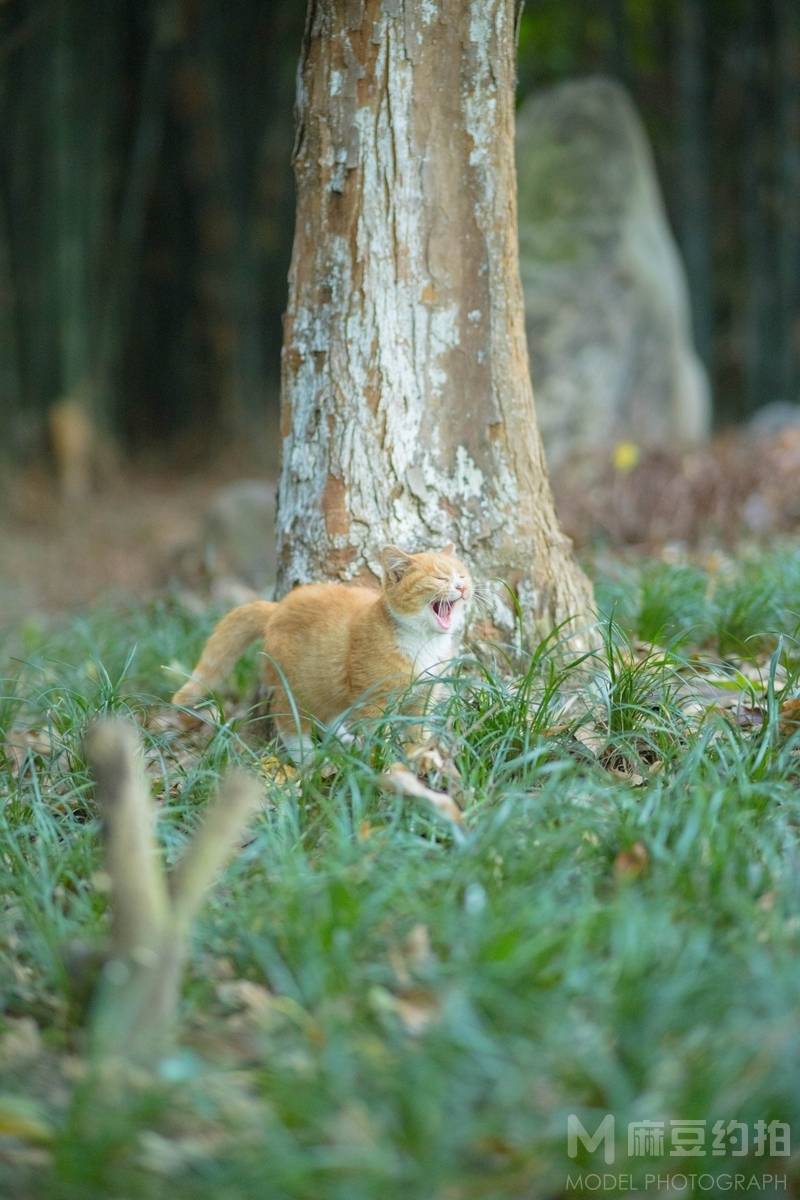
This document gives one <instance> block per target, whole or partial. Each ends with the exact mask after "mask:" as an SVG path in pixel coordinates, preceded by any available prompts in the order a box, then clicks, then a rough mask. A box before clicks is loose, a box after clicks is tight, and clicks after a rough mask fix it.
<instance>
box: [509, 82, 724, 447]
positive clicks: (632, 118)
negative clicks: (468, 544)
mask: <svg viewBox="0 0 800 1200" xmlns="http://www.w3.org/2000/svg"><path fill="white" fill-rule="evenodd" d="M517 171H518V176H519V237H520V265H521V271H522V284H523V288H524V292H525V314H526V327H527V332H528V346H529V349H530V358H531V374H532V377H533V387H534V394H535V396H536V406H537V412H538V416H539V424H540V428H541V431H542V436H543V437H544V441H545V446H546V448H547V452H548V459H549V461H550V462H551V464H553V465H555V466H557V465H558V464H559V463H560V462H563V461H564V459H565V458H567V457H569V456H570V455H571V454H573V453H575V452H582V451H585V450H592V449H596V448H601V447H604V446H607V445H610V444H612V443H614V442H617V441H620V440H631V441H634V442H637V443H639V444H641V445H643V446H654V445H660V446H663V445H673V446H674V445H679V444H682V443H691V442H697V441H699V440H701V439H702V438H704V437H705V435H706V434H707V432H708V427H709V396H708V384H707V381H706V376H705V372H704V371H703V368H702V366H701V365H700V362H699V360H698V358H697V355H696V354H695V351H694V348H693V346H692V341H691V333H690V312H689V299H688V293H687V287H686V279H685V276H684V271H683V266H682V264H681V261H680V258H679V256H678V251H677V248H676V245H675V242H674V240H673V238H672V235H671V233H670V230H669V226H668V224H667V219H666V214H665V211H664V205H663V202H662V199H661V195H660V193H659V188H658V182H657V179H656V174H655V169H654V165H653V159H652V155H651V153H650V148H649V146H648V143H647V139H646V137H645V134H644V130H643V128H642V125H641V122H640V120H639V118H638V116H637V114H636V110H635V109H634V106H633V104H632V103H631V101H630V99H629V98H628V95H627V93H626V92H625V90H624V89H623V88H622V87H620V86H619V85H618V84H616V83H614V82H613V81H612V80H609V79H603V78H589V79H583V80H577V81H573V82H569V83H564V84H560V85H558V86H557V87H553V88H551V89H549V90H547V91H544V92H541V93H539V94H538V95H534V96H531V97H530V98H529V99H528V100H527V101H526V102H525V104H524V105H523V106H522V108H521V109H520V112H519V114H518V118H517Z"/></svg>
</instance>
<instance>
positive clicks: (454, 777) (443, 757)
mask: <svg viewBox="0 0 800 1200" xmlns="http://www.w3.org/2000/svg"><path fill="white" fill-rule="evenodd" d="M408 757H409V760H410V761H411V762H412V763H413V764H414V766H415V767H416V769H417V770H418V771H419V772H420V774H421V775H445V776H446V777H447V778H448V779H449V780H450V782H451V783H453V784H455V785H456V786H459V785H460V783H461V775H460V774H459V771H458V767H457V766H456V764H455V763H454V762H453V759H452V757H451V756H450V754H449V753H448V751H447V750H445V749H444V748H443V747H442V746H441V745H439V743H438V742H429V743H427V744H426V745H424V746H418V747H417V748H416V749H415V750H413V751H412V753H411V754H409V756H408Z"/></svg>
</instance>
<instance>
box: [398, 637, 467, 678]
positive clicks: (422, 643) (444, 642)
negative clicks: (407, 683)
mask: <svg viewBox="0 0 800 1200" xmlns="http://www.w3.org/2000/svg"><path fill="white" fill-rule="evenodd" d="M397 645H398V648H399V650H400V652H401V653H402V654H405V656H406V658H409V659H410V660H411V663H412V665H413V669H414V676H415V677H416V678H419V677H420V676H422V675H440V674H441V673H442V671H443V670H444V669H445V667H446V665H447V663H448V662H449V661H450V659H451V658H452V657H453V655H454V653H455V651H454V649H453V638H452V636H451V635H450V634H435V633H434V634H430V633H428V632H427V630H425V631H423V630H419V629H414V628H409V626H407V625H406V626H403V625H400V626H399V627H398V630H397Z"/></svg>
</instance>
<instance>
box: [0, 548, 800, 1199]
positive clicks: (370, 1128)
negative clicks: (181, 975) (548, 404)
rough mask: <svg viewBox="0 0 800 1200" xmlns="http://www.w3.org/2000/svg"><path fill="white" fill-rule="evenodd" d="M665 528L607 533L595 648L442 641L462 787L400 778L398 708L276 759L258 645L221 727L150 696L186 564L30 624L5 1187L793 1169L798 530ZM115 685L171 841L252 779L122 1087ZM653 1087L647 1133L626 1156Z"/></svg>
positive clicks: (14, 838)
mask: <svg viewBox="0 0 800 1200" xmlns="http://www.w3.org/2000/svg"><path fill="white" fill-rule="evenodd" d="M666 559H667V560H669V561H665V560H664V557H663V556H662V560H661V561H653V560H642V561H641V562H639V563H638V564H633V565H632V564H631V563H626V562H623V561H621V560H620V559H619V558H617V557H612V556H608V555H606V556H604V557H603V558H602V559H600V558H596V559H595V560H594V561H595V567H594V571H595V575H596V590H597V601H598V606H599V612H600V621H601V628H602V630H603V634H604V639H603V640H604V648H603V650H602V651H600V652H598V653H597V655H595V656H594V657H593V658H592V659H590V660H588V661H586V662H584V663H582V664H579V665H578V664H573V665H571V666H570V665H568V666H566V667H565V666H563V665H562V664H561V663H560V662H559V660H558V657H557V655H556V653H555V652H554V648H553V647H552V646H551V645H545V646H542V647H540V648H539V650H538V651H537V652H536V653H535V654H534V655H533V657H532V658H529V659H528V660H527V662H526V663H525V664H523V667H520V665H519V664H517V665H516V666H515V665H514V664H513V663H512V662H511V660H509V659H508V658H506V657H504V655H503V654H502V653H500V652H499V651H495V652H494V653H490V652H487V651H485V650H484V651H483V652H481V654H480V655H479V656H478V657H477V658H471V659H465V660H464V662H463V663H462V664H461V665H460V667H459V668H458V669H457V670H456V671H455V672H454V677H453V685H454V695H453V698H452V699H451V700H450V701H449V702H447V703H446V704H445V705H443V707H442V708H441V709H440V710H439V712H438V714H437V719H436V731H437V736H438V738H439V741H440V743H441V745H442V746H443V747H445V749H446V755H445V760H444V761H443V762H442V763H441V764H440V768H439V769H437V768H436V767H435V766H434V768H433V769H432V773H431V774H430V776H429V778H428V784H429V785H430V787H431V788H432V789H433V790H434V792H436V793H440V796H446V797H448V798H449V800H450V801H451V802H453V803H455V804H457V805H458V806H459V808H460V809H461V812H462V816H461V818H460V819H459V821H458V822H454V821H453V820H452V819H444V818H443V817H442V816H441V814H440V813H439V812H438V811H437V809H436V808H435V807H434V806H433V805H430V804H429V803H428V800H427V799H426V797H425V796H424V795H423V796H421V797H419V798H417V799H414V798H412V797H409V796H406V797H402V796H399V795H397V794H392V793H390V792H389V791H387V788H386V786H385V782H386V781H385V771H386V769H387V768H388V767H389V765H390V764H391V763H392V761H393V760H395V759H396V758H397V757H398V756H399V754H400V751H399V749H398V739H399V734H400V731H401V719H400V718H399V717H393V716H392V715H391V714H390V715H389V716H388V717H387V719H386V720H384V721H382V722H379V723H377V724H376V723H372V724H370V723H366V722H365V723H363V726H362V727H361V728H360V731H359V732H360V739H359V741H358V742H357V744H356V745H355V746H353V747H350V748H344V747H342V746H341V745H340V744H339V743H338V742H336V741H335V740H331V739H329V740H328V742H327V743H326V744H324V745H323V746H321V747H320V750H319V753H318V754H317V756H316V757H315V758H314V760H313V761H312V762H311V763H309V764H307V765H305V766H304V767H303V769H302V770H301V771H299V772H298V771H295V770H293V769H291V768H286V767H285V766H283V765H282V764H281V762H280V761H279V759H278V757H276V747H275V745H274V743H273V742H272V741H271V740H270V736H269V732H268V731H265V728H264V723H263V720H262V719H261V717H260V713H259V711H258V706H257V684H256V675H257V661H256V656H255V655H251V656H250V657H249V658H247V659H245V660H244V661H243V662H242V664H240V667H239V669H238V670H237V672H236V674H235V677H234V678H233V679H232V680H231V683H230V687H229V689H227V690H226V691H225V693H224V694H223V695H222V696H221V697H220V698H219V702H218V704H217V705H216V706H215V707H213V708H212V709H211V710H210V724H209V726H208V727H207V729H206V730H205V732H204V733H202V734H193V735H187V734H181V733H179V732H177V731H175V730H174V729H172V728H169V727H168V726H167V727H165V724H164V722H163V720H162V719H161V718H162V717H163V714H164V712H165V710H166V707H167V705H166V701H167V698H168V696H169V695H170V693H171V692H172V690H173V687H174V681H175V679H176V678H179V677H180V674H181V672H185V670H187V669H188V668H189V667H190V665H191V664H192V662H193V660H194V658H195V656H196V654H197V651H198V649H199V647H200V645H201V643H202V641H203V639H204V637H205V636H206V634H207V633H208V630H209V628H210V625H211V622H212V620H213V618H214V615H215V614H214V613H213V612H208V613H206V614H205V615H203V616H200V617H198V615H197V613H196V611H195V609H194V607H192V606H190V607H187V605H186V604H185V602H184V600H183V599H182V598H181V595H180V594H179V593H176V592H170V591H161V592H160V593H159V594H157V595H154V596H153V597H151V598H150V599H149V600H146V601H139V600H137V602H136V603H135V604H134V603H131V602H130V601H128V602H127V603H126V604H120V603H116V604H114V605H113V606H110V607H104V606H102V605H97V606H94V607H93V608H92V609H91V610H89V611H87V612H84V613H81V614H79V615H68V616H62V617H58V618H56V619H52V618H51V619H49V620H43V621H32V620H29V621H26V622H23V624H22V625H21V626H20V625H17V626H16V628H15V629H14V631H13V632H12V634H11V635H10V638H9V641H8V643H7V649H8V652H9V653H8V655H7V656H6V661H7V662H8V663H9V665H8V667H7V668H6V670H5V671H4V672H3V673H4V674H6V675H7V678H6V679H5V680H4V683H3V686H2V699H1V700H0V727H2V732H0V844H1V845H2V852H1V853H0V892H1V894H2V897H3V899H2V906H3V916H2V921H0V996H2V1016H0V1192H2V1194H8V1195H14V1196H18V1197H23V1198H25V1197H29V1196H30V1197H37V1198H38V1197H58V1198H59V1200H78V1198H80V1200H85V1198H87V1197H119V1198H120V1200H122V1198H123V1197H125V1198H126V1200H139V1198H140V1197H141V1198H142V1200H144V1198H147V1200H151V1198H153V1197H161V1196H165V1197H166V1196H169V1197H170V1198H171V1200H180V1198H183V1197H185V1198H186V1200H188V1198H189V1197H191V1198H192V1200H203V1198H208V1200H212V1198H213V1200H219V1198H221V1197H230V1198H236V1200H239V1198H242V1200H244V1198H250V1197H255V1196H258V1197H270V1198H272V1197H275V1198H276V1200H282V1198H284V1197H285V1198H287V1200H289V1198H292V1200H294V1198H297V1200H300V1198H303V1200H307V1198H308V1200H310V1198H311V1197H314V1200H328V1198H330V1200H372V1198H373V1197H374V1198H380V1200H386V1198H387V1197H391V1198H393V1200H394V1198H395V1197H397V1198H398V1200H400V1198H402V1197H408V1198H409V1200H423V1198H424V1200H500V1198H501V1197H502V1198H504V1200H509V1198H512V1197H513V1198H515V1200H521V1198H522V1197H526V1198H528V1197H545V1196H550V1197H556V1196H561V1195H564V1194H566V1192H567V1191H570V1192H571V1194H580V1192H581V1188H580V1187H571V1186H570V1184H569V1183H568V1176H570V1175H571V1176H572V1177H573V1179H574V1177H575V1176H576V1175H578V1174H580V1173H584V1174H585V1172H586V1171H587V1170H589V1169H591V1170H598V1171H600V1172H603V1171H606V1172H609V1171H613V1172H617V1173H619V1172H624V1173H625V1174H624V1177H627V1176H628V1175H630V1177H631V1179H632V1181H633V1183H632V1184H631V1186H630V1187H624V1186H620V1187H619V1188H618V1189H617V1191H612V1193H611V1194H618V1192H621V1191H626V1190H627V1191H630V1190H633V1189H634V1188H638V1189H640V1190H644V1187H645V1180H644V1176H645V1174H647V1173H651V1174H653V1175H655V1176H658V1175H660V1176H661V1177H662V1178H663V1177H665V1176H667V1175H669V1176H671V1177H673V1180H674V1186H675V1188H676V1189H678V1190H679V1191H680V1194H681V1195H684V1196H689V1195H700V1194H705V1195H708V1194H717V1192H719V1194H722V1192H723V1191H728V1190H730V1188H726V1186H725V1180H724V1176H725V1175H726V1174H727V1175H729V1176H732V1174H733V1172H734V1171H735V1172H736V1173H737V1174H738V1175H740V1176H745V1177H746V1179H748V1180H750V1179H756V1180H757V1181H758V1182H759V1186H758V1187H757V1190H759V1191H760V1193H761V1194H775V1195H777V1194H781V1195H785V1194H787V1193H788V1194H797V1193H796V1191H794V1192H793V1191H792V1188H794V1189H797V1188H798V1187H800V1170H799V1168H798V1157H797V1153H796V1150H795V1148H794V1147H792V1150H793V1151H794V1153H793V1154H792V1156H791V1157H790V1156H788V1155H787V1153H786V1150H787V1147H786V1140H785V1130H784V1129H783V1126H784V1125H788V1126H789V1127H790V1130H791V1135H790V1136H794V1137H795V1138H796V1137H798V1136H800V1095H799V1094H798V1089H797V1079H798V1077H800V1037H798V1032H799V1030H798V1016H797V996H798V993H799V992H800V953H798V951H800V916H799V915H798V900H799V899H800V893H799V891H798V887H799V885H798V879H799V878H800V876H798V872H797V862H798V822H799V821H800V788H799V787H798V784H800V720H799V714H798V709H800V699H798V697H799V696H800V651H799V650H798V634H799V633H800V555H798V553H797V547H796V545H792V544H788V543H787V544H786V545H785V546H783V547H780V546H777V545H776V546H774V547H773V548H772V549H771V550H770V551H769V552H766V551H752V552H748V553H743V554H741V555H738V556H736V557H731V556H729V555H724V554H717V555H716V556H714V557H708V556H707V557H706V558H704V559H703V561H702V562H699V561H690V560H689V558H688V557H686V556H684V557H683V558H681V557H680V556H676V554H675V553H674V552H671V553H670V554H667V555H666ZM597 564H600V565H597ZM523 668H524V669H523ZM575 680H579V682H580V687H579V689H578V690H577V691H576V689H575V687H574V686H571V683H573V682H574V681H575ZM98 713H116V714H123V715H127V716H129V717H131V718H132V719H133V720H134V721H135V722H136V723H137V725H138V726H139V727H140V729H141V730H142V736H143V738H144V745H145V762H146V770H147V773H148V776H149V778H150V780H151V785H152V792H153V795H154V797H155V798H156V801H157V804H158V811H159V825H158V835H159V840H160V844H161V846H162V848H163V854H164V858H165V860H166V862H167V863H172V862H174V861H175V860H176V858H177V857H178V856H179V854H180V852H181V849H182V847H183V846H184V845H185V844H186V842H187V839H188V838H189V836H190V834H191V833H192V831H193V830H194V829H195V827H196V825H197V823H198V821H199V819H200V817H201V816H202V813H203V810H204V807H205V805H206V802H207V800H208V798H209V796H210V794H211V793H212V792H213V791H214V790H215V788H216V786H217V783H218V781H219V778H220V775H221V772H222V771H223V770H224V769H225V767H226V766H228V765H229V764H231V763H239V764H242V765H244V766H245V767H247V768H248V769H250V770H251V771H254V772H256V773H257V775H258V776H259V777H260V778H261V780H262V781H263V795H264V804H263V809H262V810H261V811H260V812H259V813H258V815H257V817H256V819H255V820H254V822H253V824H252V828H251V831H250V833H249V835H248V838H247V839H246V841H245V844H244V846H243V848H242V850H241V852H240V853H239V854H238V855H237V857H236V858H235V860H234V861H233V862H232V864H231V865H230V867H229V868H228V869H227V871H226V873H225V875H224V878H223V879H222V880H221V882H220V884H219V885H218V886H217V887H216V888H215V889H214V891H213V892H212V895H211V897H210V899H209V902H208V903H207V904H206V906H205V908H204V909H203V911H202V914H201V916H200V918H199V920H198V922H197V924H196V928H195V932H194V938H193V945H192V952H191V956H190V961H189V964H188V968H187V973H186V980H185V988H184V993H183V999H182V1011H181V1030H180V1048H179V1049H178V1050H177V1051H176V1053H175V1054H174V1055H173V1056H172V1057H170V1058H169V1059H166V1060H164V1061H163V1063H162V1067H161V1070H160V1072H159V1074H158V1076H157V1077H155V1078H153V1077H148V1076H144V1075H142V1076H138V1077H134V1078H130V1079H128V1081H127V1084H126V1086H125V1087H124V1088H119V1087H118V1088H117V1091H116V1094H115V1096H114V1100H113V1103H112V1102H110V1101H109V1099H108V1086H107V1084H108V1081H106V1083H105V1085H101V1083H98V1076H97V1074H96V1072H95V1070H94V1068H93V1065H92V1063H91V1062H90V1060H89V1058H88V1056H87V1053H86V1044H85V1039H84V1035H83V1032H82V1031H83V1029H84V1023H85V1019H86V988H85V982H84V983H80V982H79V981H78V980H76V977H75V976H74V974H73V973H72V972H71V970H70V969H69V967H68V965H67V964H68V962H69V961H71V960H70V955H69V954H68V947H70V945H72V944H73V943H76V942H77V943H82V944H84V945H85V944H88V945H89V946H95V945H98V944H100V943H101V942H102V940H103V939H104V937H105V936H106V932H107V927H108V903H107V885H108V879H107V877H106V876H105V874H104V870H103V858H102V849H101V839H100V827H99V820H98V816H97V812H96V810H95V805H94V799H93V792H92V788H91V784H90V780H89V777H88V773H87V768H86V763H85V759H84V753H83V748H82V746H83V738H84V735H85V732H86V729H87V725H88V723H89V722H90V721H91V720H92V719H93V718H94V717H95V716H96V715H97V714H98ZM570 1113H573V1114H577V1115H578V1116H579V1117H580V1119H581V1120H582V1122H583V1124H584V1125H585V1127H586V1128H587V1129H589V1130H594V1129H595V1128H596V1126H597V1125H598V1124H599V1123H600V1120H601V1119H602V1118H603V1117H604V1116H605V1114H606V1113H611V1114H613V1115H614V1117H615V1120H616V1139H615V1140H616V1155H617V1157H616V1165H614V1166H609V1165H608V1164H607V1163H604V1161H603V1158H602V1154H601V1149H600V1148H598V1149H597V1150H596V1151H594V1152H593V1153H591V1154H589V1153H587V1152H585V1151H583V1150H582V1151H581V1153H580V1157H579V1158H578V1159H577V1160H573V1159H571V1158H570V1157H568V1153H567V1147H568V1143H567V1117H568V1115H569V1114H570ZM641 1121H649V1122H654V1123H655V1125H654V1126H652V1127H651V1128H652V1129H653V1130H655V1131H658V1130H659V1129H661V1130H662V1131H663V1132H664V1134H665V1136H664V1141H663V1145H662V1144H660V1142H659V1139H658V1137H657V1136H656V1135H655V1134H654V1135H653V1136H652V1137H650V1139H649V1143H648V1147H649V1148H646V1152H645V1150H643V1151H642V1153H641V1154H639V1153H636V1152H635V1153H632V1154H630V1155H629V1153H628V1124H629V1123H630V1122H641ZM671 1122H672V1123H673V1124H671ZM691 1122H695V1123H696V1122H700V1124H699V1125H698V1124H694V1125H691V1124H690V1123H691ZM737 1122H739V1123H740V1124H737ZM659 1123H661V1125H659ZM674 1123H678V1124H677V1125H676V1124H674ZM687 1123H689V1124H687ZM687 1129H688V1130H689V1132H688V1133H687V1132H686V1130H687ZM682 1130H683V1132H682ZM681 1139H683V1140H682V1141H681ZM687 1139H688V1141H687ZM688 1144H690V1145H691V1146H693V1147H695V1148H698V1147H699V1149H700V1156H699V1157H695V1156H694V1155H692V1156H690V1157H688V1158H687V1157H685V1156H681V1155H680V1153H677V1154H676V1150H677V1151H680V1148H681V1146H683V1147H686V1145H688ZM634 1150H636V1147H634ZM691 1172H694V1173H695V1175H704V1177H705V1178H706V1180H710V1181H711V1182H710V1184H709V1183H707V1184H706V1185H705V1186H702V1185H697V1186H696V1187H694V1188H693V1187H692V1186H683V1185H682V1184H681V1182H680V1180H679V1178H678V1176H683V1177H686V1176H687V1175H688V1174H689V1173H691ZM676 1173H677V1175H676ZM767 1176H770V1177H771V1176H778V1177H784V1176H785V1177H786V1178H787V1180H788V1183H787V1185H786V1188H781V1187H780V1186H779V1185H774V1186H772V1185H764V1184H763V1183H762V1181H763V1180H765V1179H766V1178H767ZM715 1181H716V1182H715ZM717 1185H718V1186H717ZM751 1186H752V1185H751ZM681 1188H682V1190H681ZM583 1190H584V1191H585V1193H586V1194H589V1192H591V1190H592V1185H591V1182H590V1183H587V1184H586V1185H585V1187H584V1188H583Z"/></svg>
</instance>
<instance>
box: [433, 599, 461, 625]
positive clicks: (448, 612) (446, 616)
mask: <svg viewBox="0 0 800 1200" xmlns="http://www.w3.org/2000/svg"><path fill="white" fill-rule="evenodd" d="M457 603H458V601H457V600H432V601H431V608H432V609H433V615H434V616H435V617H436V620H437V622H438V624H439V627H440V628H441V629H449V628H450V621H451V620H452V617H453V609H454V608H455V606H456V604H457Z"/></svg>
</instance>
